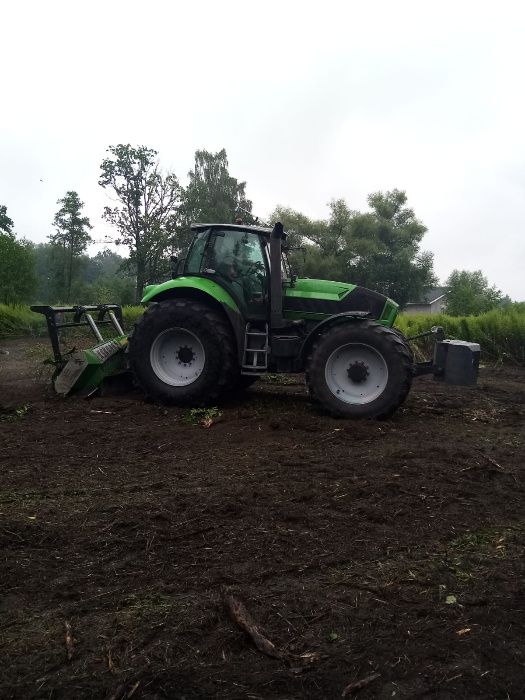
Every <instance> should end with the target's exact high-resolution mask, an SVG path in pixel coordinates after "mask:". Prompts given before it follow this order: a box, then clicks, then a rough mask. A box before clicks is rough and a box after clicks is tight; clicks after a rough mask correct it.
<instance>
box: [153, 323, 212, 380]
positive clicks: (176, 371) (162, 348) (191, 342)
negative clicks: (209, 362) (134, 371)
mask: <svg viewBox="0 0 525 700" xmlns="http://www.w3.org/2000/svg"><path fill="white" fill-rule="evenodd" d="M149 357H150V362H151V369H152V370H153V372H154V373H155V375H156V376H157V377H158V378H159V379H160V380H161V381H162V382H164V383H165V384H169V386H188V385H189V384H193V382H195V381H197V379H198V378H199V377H200V376H201V374H202V370H203V369H204V364H205V361H206V353H205V352H204V348H203V347H202V343H201V341H200V340H199V339H198V338H197V336H196V335H195V334H194V333H192V332H191V331H189V330H187V329H186V328H168V329H167V330H165V331H162V333H159V335H158V336H157V337H156V338H155V340H154V341H153V343H152V345H151V350H150V353H149Z"/></svg>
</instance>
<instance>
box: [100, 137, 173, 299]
mask: <svg viewBox="0 0 525 700" xmlns="http://www.w3.org/2000/svg"><path fill="white" fill-rule="evenodd" d="M108 152H109V153H110V156H109V157H108V158H105V159H104V160H103V161H102V163H101V166H100V168H101V175H100V180H99V185H101V187H103V188H104V189H109V190H111V191H112V192H113V193H114V194H115V195H116V197H117V200H118V205H117V206H115V207H105V208H104V214H103V218H104V219H105V220H106V221H108V222H109V223H110V224H112V225H113V226H115V228H116V229H117V232H118V234H117V238H116V239H115V242H116V243H117V244H118V245H126V246H128V248H129V261H130V263H131V264H132V265H133V267H134V270H135V272H136V289H135V299H136V301H139V300H140V298H141V296H142V290H143V287H144V284H145V282H146V279H150V280H154V279H157V278H158V276H159V275H160V274H161V273H163V272H164V271H166V270H167V269H168V268H169V261H168V258H167V255H168V252H169V251H168V248H169V246H170V242H171V238H172V237H173V235H174V232H175V231H176V230H177V223H178V208H179V200H180V194H181V188H180V185H179V182H178V180H177V178H176V176H175V175H174V174H172V173H168V174H166V175H163V174H162V173H161V171H160V168H159V164H158V162H157V151H155V150H153V149H151V148H147V147H146V146H137V147H136V148H134V147H133V146H130V145H129V144H126V145H125V144H118V145H117V146H110V147H109V149H108Z"/></svg>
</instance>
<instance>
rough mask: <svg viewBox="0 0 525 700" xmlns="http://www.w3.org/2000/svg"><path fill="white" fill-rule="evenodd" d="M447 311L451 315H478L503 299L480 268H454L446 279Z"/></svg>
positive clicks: (506, 301)
mask: <svg viewBox="0 0 525 700" xmlns="http://www.w3.org/2000/svg"><path fill="white" fill-rule="evenodd" d="M446 286H447V287H448V288H449V289H448V293H447V313H448V314H450V315H451V316H465V315H478V314H482V313H485V312H487V311H490V310H491V309H493V308H495V307H496V306H498V305H500V304H501V303H502V302H503V301H505V303H504V305H505V306H508V305H509V301H510V300H509V299H508V297H507V298H506V299H505V300H503V294H502V293H501V292H500V290H499V289H496V287H495V286H490V285H489V283H488V280H487V278H486V277H485V276H484V275H483V273H482V271H481V270H474V271H473V272H469V271H468V270H454V271H453V272H452V273H451V274H450V276H449V278H448V279H447V281H446Z"/></svg>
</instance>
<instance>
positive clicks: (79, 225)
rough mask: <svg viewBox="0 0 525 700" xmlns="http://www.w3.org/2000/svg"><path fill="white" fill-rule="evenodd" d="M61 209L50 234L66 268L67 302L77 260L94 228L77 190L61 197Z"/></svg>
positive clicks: (58, 256)
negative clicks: (85, 213) (84, 210)
mask: <svg viewBox="0 0 525 700" xmlns="http://www.w3.org/2000/svg"><path fill="white" fill-rule="evenodd" d="M57 204H60V205H61V206H60V209H59V210H58V211H57V213H56V214H55V218H54V220H53V224H54V226H55V229H56V231H55V233H53V234H51V235H50V236H49V240H50V241H51V244H52V245H53V246H54V247H55V250H54V253H55V257H56V258H61V259H62V260H61V266H62V268H63V270H64V273H63V277H64V291H63V294H64V296H65V300H66V302H69V301H70V298H71V287H72V283H73V276H74V274H75V271H76V269H77V268H78V266H77V264H76V263H77V260H78V258H79V257H80V255H81V254H82V253H83V252H84V251H85V250H86V248H87V245H88V243H90V241H91V236H90V235H89V230H90V229H91V228H93V227H92V226H91V224H90V223H89V219H88V218H87V216H82V215H81V212H82V207H83V206H84V203H83V202H81V201H80V197H79V196H78V194H77V193H76V192H73V191H70V192H66V194H65V196H64V197H62V199H59V200H58V202H57Z"/></svg>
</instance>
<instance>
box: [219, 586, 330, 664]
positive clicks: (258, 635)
mask: <svg viewBox="0 0 525 700" xmlns="http://www.w3.org/2000/svg"><path fill="white" fill-rule="evenodd" d="M224 604H225V606H226V609H227V610H228V613H229V615H230V618H231V619H232V621H233V622H235V624H236V625H238V626H239V627H240V628H241V629H242V630H243V632H245V633H246V634H247V635H248V636H249V637H250V639H251V640H252V642H253V643H254V644H255V646H256V647H257V649H258V650H259V651H261V652H262V653H263V654H266V656H270V657H271V658H273V659H279V660H280V661H285V662H286V663H288V664H290V666H292V667H293V670H296V671H297V670H302V667H304V666H306V665H308V664H312V663H314V662H315V661H318V660H319V658H320V655H319V654H317V653H316V652H311V653H305V654H291V653H290V652H287V651H284V650H283V649H279V648H278V647H276V646H275V644H274V643H273V642H272V641H270V640H269V639H268V638H267V637H265V636H264V635H263V634H262V632H261V631H260V629H259V626H258V625H257V623H256V622H255V620H254V619H253V617H252V616H251V615H250V613H249V612H248V610H247V609H246V607H245V606H244V605H243V603H241V602H240V601H239V600H237V599H236V598H234V597H233V596H226V597H225V599H224ZM298 664H299V669H298V668H297V665H298Z"/></svg>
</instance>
